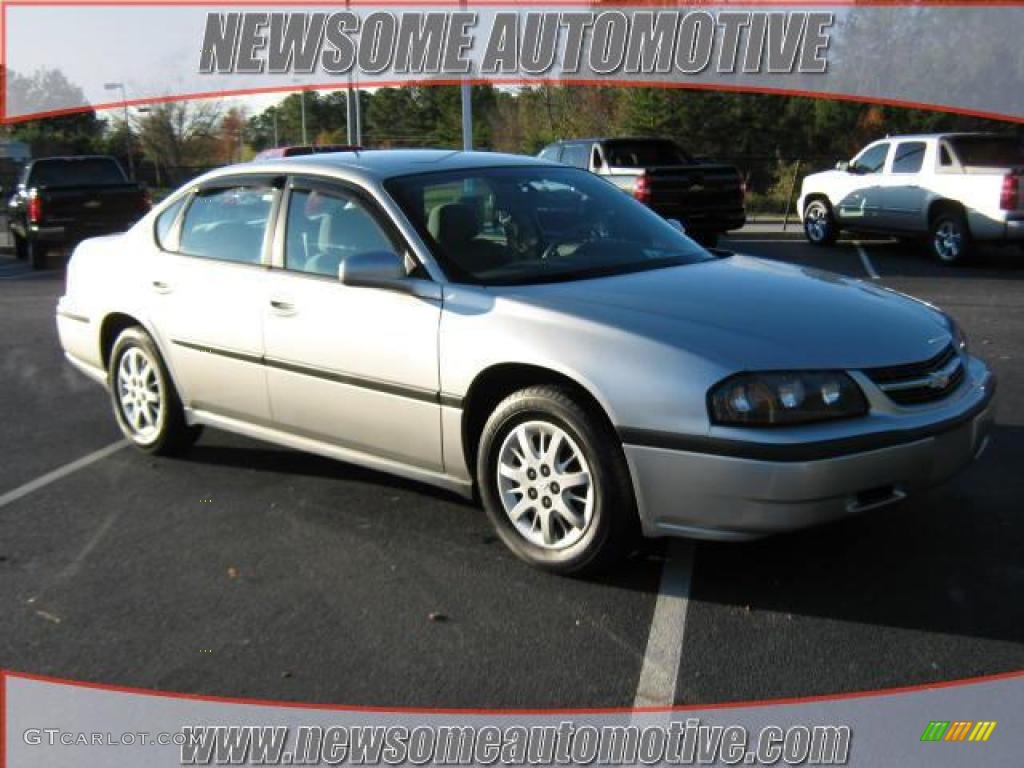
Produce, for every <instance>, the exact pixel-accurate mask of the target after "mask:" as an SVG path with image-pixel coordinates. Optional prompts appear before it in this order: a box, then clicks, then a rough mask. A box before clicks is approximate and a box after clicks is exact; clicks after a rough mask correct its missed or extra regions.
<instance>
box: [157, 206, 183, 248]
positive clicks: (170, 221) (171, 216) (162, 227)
mask: <svg viewBox="0 0 1024 768" xmlns="http://www.w3.org/2000/svg"><path fill="white" fill-rule="evenodd" d="M187 197H188V195H182V196H181V197H180V198H178V200H177V201H176V202H174V203H172V204H171V206H170V207H169V208H167V210H165V211H164V212H163V213H161V214H160V215H159V216H157V217H156V242H157V244H158V245H159V246H160V247H161V248H163V249H164V250H165V251H167V250H170V248H169V241H170V237H171V231H172V230H173V228H174V222H175V221H177V219H178V214H179V213H181V209H182V208H183V207H184V205H185V200H186V198H187Z"/></svg>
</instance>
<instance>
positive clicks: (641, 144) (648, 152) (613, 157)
mask: <svg viewBox="0 0 1024 768" xmlns="http://www.w3.org/2000/svg"><path fill="white" fill-rule="evenodd" d="M604 154H605V157H606V158H607V159H608V165H612V166H615V167H617V168H650V167H651V166H656V165H689V164H690V163H692V162H693V161H692V159H691V158H690V157H689V156H688V155H687V154H686V153H685V152H683V150H682V149H680V148H679V146H678V145H676V144H675V142H671V141H666V140H664V139H656V140H650V139H648V140H644V139H636V140H628V139H618V140H615V141H606V142H605V143H604Z"/></svg>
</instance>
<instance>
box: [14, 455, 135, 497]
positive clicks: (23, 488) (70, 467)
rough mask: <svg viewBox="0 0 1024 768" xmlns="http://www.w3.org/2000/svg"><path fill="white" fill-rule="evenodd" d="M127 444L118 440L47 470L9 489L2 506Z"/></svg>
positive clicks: (103, 457)
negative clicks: (50, 470) (33, 478)
mask: <svg viewBox="0 0 1024 768" xmlns="http://www.w3.org/2000/svg"><path fill="white" fill-rule="evenodd" d="M126 445H128V441H127V440H118V441H117V442H116V443H111V444H110V445H108V446H106V447H105V448H100V449H99V450H98V451H93V452H92V453H89V454H86V455H85V456H83V457H82V458H80V459H75V460H74V461H71V462H68V463H67V464H65V465H64V466H62V467H57V469H55V470H53V471H52V472H47V473H46V474H45V475H41V476H40V477H37V478H36V479H35V480H29V481H28V482H27V483H25V484H24V485H19V486H18V487H17V488H15V489H14V490H13V491H8V492H7V493H5V494H4V495H3V496H0V507H6V506H7V505H8V504H10V503H11V502H14V501H17V500H18V499H21V498H23V497H25V496H28V495H29V494H30V493H32V492H33V491H38V490H39V489H40V488H42V487H44V486H47V485H49V484H50V483H54V482H56V481H57V480H60V479H61V478H63V477H67V476H68V475H70V474H72V473H73V472H77V471H78V470H80V469H82V468H83V467H87V466H89V465H90V464H92V463H94V462H97V461H99V460H100V459H105V458H106V457H107V456H110V455H111V454H112V453H116V452H117V451H119V450H121V449H122V448H124V447H125V446H126Z"/></svg>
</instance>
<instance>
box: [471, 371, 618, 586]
mask: <svg viewBox="0 0 1024 768" xmlns="http://www.w3.org/2000/svg"><path fill="white" fill-rule="evenodd" d="M477 480H478V482H479V485H480V493H481V496H482V498H483V502H484V506H485V508H486V510H487V514H488V516H489V517H490V519H491V522H492V523H493V524H494V527H495V529H496V530H497V532H498V535H499V536H500V537H501V539H502V541H504V543H505V544H506V545H507V546H508V547H509V549H511V550H512V551H513V552H514V553H515V554H516V555H518V556H519V557H520V558H522V559H523V560H525V561H526V562H528V563H530V564H531V565H534V566H536V567H538V568H542V569H544V570H548V571H552V572H555V573H563V574H568V573H581V572H584V571H596V570H599V569H601V568H604V567H606V566H608V565H610V564H611V563H613V562H615V561H616V560H617V559H618V558H619V556H621V555H622V554H623V553H624V552H625V551H626V549H627V548H628V546H629V545H630V544H631V543H632V542H633V541H634V540H635V537H636V533H637V529H638V525H637V523H638V519H637V513H636V503H635V501H634V498H633V491H632V484H631V482H630V476H629V470H628V468H627V466H626V461H625V457H624V455H623V453H622V448H621V445H620V443H619V440H618V437H617V436H616V435H615V433H614V431H613V430H612V428H611V427H610V426H608V425H607V423H606V422H605V420H604V419H602V418H601V417H600V415H598V414H595V413H593V412H592V411H591V409H589V408H586V407H584V406H583V405H581V403H580V400H579V398H577V397H576V396H575V394H574V393H573V392H572V390H570V389H568V388H566V387H561V386H536V387H529V388H527V389H523V390H520V391H519V392H516V393H514V394H512V395H510V396H509V397H507V398H506V399H505V400H503V401H502V402H501V403H500V404H499V405H498V407H497V408H496V409H495V410H494V412H493V413H492V414H491V416H490V418H489V419H488V420H487V424H486V425H485V427H484V430H483V434H482V436H481V439H480V449H479V452H478V457H477Z"/></svg>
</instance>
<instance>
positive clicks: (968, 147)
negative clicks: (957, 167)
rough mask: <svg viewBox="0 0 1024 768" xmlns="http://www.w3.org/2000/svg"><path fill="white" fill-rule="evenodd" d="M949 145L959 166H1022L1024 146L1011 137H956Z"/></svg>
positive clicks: (1023, 163)
mask: <svg viewBox="0 0 1024 768" xmlns="http://www.w3.org/2000/svg"><path fill="white" fill-rule="evenodd" d="M950 143H951V144H952V145H953V149H954V150H955V151H956V154H957V157H959V158H960V164H961V165H979V166H989V167H1005V166H1015V165H1024V144H1021V142H1020V141H1018V140H1017V139H1015V138H1013V137H1012V136H958V137H956V138H954V139H952V141H951V142H950Z"/></svg>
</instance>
